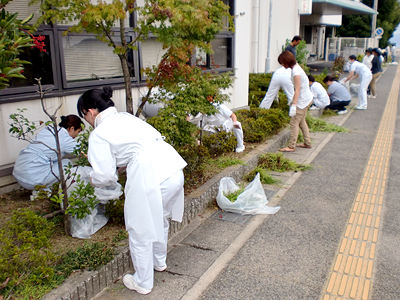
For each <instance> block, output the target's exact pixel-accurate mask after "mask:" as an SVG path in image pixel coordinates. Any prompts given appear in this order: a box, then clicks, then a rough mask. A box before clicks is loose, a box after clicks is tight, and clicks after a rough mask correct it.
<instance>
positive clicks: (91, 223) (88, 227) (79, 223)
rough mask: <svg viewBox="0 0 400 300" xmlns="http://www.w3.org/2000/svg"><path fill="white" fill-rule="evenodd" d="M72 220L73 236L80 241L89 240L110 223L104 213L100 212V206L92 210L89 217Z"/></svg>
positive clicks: (73, 218) (72, 218)
mask: <svg viewBox="0 0 400 300" xmlns="http://www.w3.org/2000/svg"><path fill="white" fill-rule="evenodd" d="M70 220H71V235H72V236H73V237H75V238H79V239H89V238H90V236H91V235H92V234H94V233H96V232H97V231H98V230H99V229H100V228H102V227H103V226H105V225H106V224H107V222H108V218H107V217H106V216H105V215H104V211H102V210H100V209H99V207H98V206H97V207H96V208H95V209H93V210H92V213H91V214H90V215H87V216H86V217H84V218H83V219H77V218H76V217H71V218H70Z"/></svg>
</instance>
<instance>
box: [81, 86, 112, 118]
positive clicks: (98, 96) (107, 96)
mask: <svg viewBox="0 0 400 300" xmlns="http://www.w3.org/2000/svg"><path fill="white" fill-rule="evenodd" d="M112 95H113V92H112V88H111V87H103V90H100V89H93V90H88V91H86V92H84V93H83V95H82V96H80V97H79V99H78V103H77V109H78V114H79V116H80V117H82V118H83V116H84V115H86V113H87V111H88V110H89V109H91V108H93V109H97V110H98V111H99V112H102V111H103V110H105V109H107V108H109V107H112V106H114V102H113V101H112V100H111V97H112Z"/></svg>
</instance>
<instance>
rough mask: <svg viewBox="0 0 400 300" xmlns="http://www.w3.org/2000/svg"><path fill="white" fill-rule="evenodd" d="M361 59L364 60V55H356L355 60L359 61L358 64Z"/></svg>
mask: <svg viewBox="0 0 400 300" xmlns="http://www.w3.org/2000/svg"><path fill="white" fill-rule="evenodd" d="M363 59H364V54H361V53H360V54H358V55H357V60H358V61H359V62H362V61H363Z"/></svg>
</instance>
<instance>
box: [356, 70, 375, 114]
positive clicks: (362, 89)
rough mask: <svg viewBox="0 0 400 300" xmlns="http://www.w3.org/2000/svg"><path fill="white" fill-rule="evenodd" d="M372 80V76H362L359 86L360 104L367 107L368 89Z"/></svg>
mask: <svg viewBox="0 0 400 300" xmlns="http://www.w3.org/2000/svg"><path fill="white" fill-rule="evenodd" d="M371 80H372V74H371V75H370V76H361V80H360V86H359V88H358V106H360V107H365V108H367V89H368V85H369V83H370V82H371Z"/></svg>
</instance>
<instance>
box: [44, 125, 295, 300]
mask: <svg viewBox="0 0 400 300" xmlns="http://www.w3.org/2000/svg"><path fill="white" fill-rule="evenodd" d="M289 137H290V130H289V128H288V127H286V128H285V129H283V130H281V131H280V132H279V133H278V134H276V135H274V136H273V137H272V138H271V139H269V140H267V141H266V142H265V143H264V144H261V145H259V146H257V147H256V148H255V149H253V150H252V151H251V152H249V153H248V154H246V155H245V156H244V157H243V158H242V160H243V161H244V162H245V163H246V164H245V165H235V166H230V167H228V168H226V169H224V170H223V171H222V172H220V173H218V174H217V175H215V176H214V177H212V178H211V179H210V180H208V181H207V182H206V183H204V184H203V185H202V186H200V187H199V188H197V189H196V190H195V191H193V192H192V193H191V194H189V195H188V196H186V197H185V206H184V214H183V220H182V223H178V222H175V221H171V226H170V228H169V234H170V239H171V238H172V237H173V236H175V235H176V234H177V233H178V232H180V231H181V230H182V229H183V228H184V227H185V226H186V225H187V224H189V223H190V221H191V220H193V219H194V218H196V217H197V215H199V214H201V213H202V212H203V211H204V210H205V209H206V207H207V205H208V204H209V203H211V202H212V201H214V200H215V198H216V196H217V194H218V188H219V182H220V180H221V178H222V177H233V178H234V179H235V180H236V181H240V180H241V179H242V178H243V176H244V175H245V174H247V173H248V172H250V171H251V170H252V169H253V168H254V167H255V166H256V165H257V163H258V157H259V156H260V155H261V154H262V153H266V152H276V151H278V149H279V148H281V147H282V146H284V145H285V144H286V143H287V141H288V140H289ZM117 253H118V254H117V255H116V256H115V258H114V259H113V260H112V261H110V262H109V263H108V264H107V265H105V266H103V267H101V268H100V269H99V270H97V271H83V272H80V273H77V274H75V275H72V276H71V278H69V279H67V281H66V282H64V283H63V284H62V285H61V286H60V287H58V288H57V289H54V290H53V291H51V292H49V293H48V294H46V295H45V296H44V297H43V298H42V300H90V299H93V298H94V297H96V296H97V295H98V294H100V293H101V292H102V291H103V290H104V289H106V288H107V287H108V286H111V285H112V284H113V283H114V282H116V281H117V280H118V279H120V278H122V276H123V275H124V274H125V273H127V272H132V271H133V265H132V261H131V257H130V254H129V247H128V245H126V246H123V247H120V248H119V249H117Z"/></svg>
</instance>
